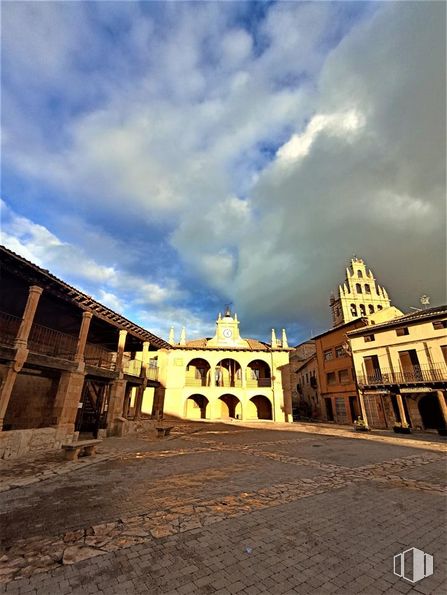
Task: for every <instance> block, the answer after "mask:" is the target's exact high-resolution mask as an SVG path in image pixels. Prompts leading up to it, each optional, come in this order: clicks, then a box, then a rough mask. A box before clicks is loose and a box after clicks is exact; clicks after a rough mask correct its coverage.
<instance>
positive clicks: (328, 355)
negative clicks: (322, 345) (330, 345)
mask: <svg viewBox="0 0 447 595" xmlns="http://www.w3.org/2000/svg"><path fill="white" fill-rule="evenodd" d="M324 359H325V361H328V360H330V359H334V354H333V352H332V349H327V350H326V351H325V352H324Z"/></svg>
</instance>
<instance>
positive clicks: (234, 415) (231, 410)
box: [218, 394, 242, 419]
mask: <svg viewBox="0 0 447 595" xmlns="http://www.w3.org/2000/svg"><path fill="white" fill-rule="evenodd" d="M218 401H220V403H221V408H220V417H221V418H222V419H229V418H231V419H242V404H241V402H240V401H239V399H238V398H237V397H236V396H235V395H229V394H228V395H222V396H220V397H219V399H218Z"/></svg>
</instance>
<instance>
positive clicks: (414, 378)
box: [357, 363, 447, 386]
mask: <svg viewBox="0 0 447 595" xmlns="http://www.w3.org/2000/svg"><path fill="white" fill-rule="evenodd" d="M357 382H358V384H359V386H375V385H390V384H417V383H426V382H447V366H446V365H445V364H442V363H439V364H433V365H426V366H412V367H411V368H404V369H403V370H398V371H395V370H391V369H388V368H384V369H375V370H374V371H372V372H368V373H367V374H366V375H365V374H361V375H359V376H358V377H357Z"/></svg>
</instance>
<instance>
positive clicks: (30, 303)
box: [14, 285, 43, 348]
mask: <svg viewBox="0 0 447 595" xmlns="http://www.w3.org/2000/svg"><path fill="white" fill-rule="evenodd" d="M42 291H43V289H42V287H38V286H37V285H31V287H30V288H29V293H28V300H27V302H26V306H25V310H24V312H23V316H22V322H21V323H20V327H19V332H18V333H17V337H16V339H15V343H14V347H16V348H19V347H25V348H26V345H27V342H28V337H29V333H30V330H31V326H32V324H33V320H34V315H35V313H36V309H37V304H38V303H39V299H40V296H41V294H42Z"/></svg>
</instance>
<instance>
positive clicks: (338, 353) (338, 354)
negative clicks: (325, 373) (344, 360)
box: [335, 345, 346, 357]
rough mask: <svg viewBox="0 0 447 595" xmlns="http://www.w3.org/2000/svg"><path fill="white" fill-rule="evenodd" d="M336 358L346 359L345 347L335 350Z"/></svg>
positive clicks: (340, 346)
mask: <svg viewBox="0 0 447 595" xmlns="http://www.w3.org/2000/svg"><path fill="white" fill-rule="evenodd" d="M335 357H346V351H345V350H344V348H343V345H339V346H338V347H336V348H335Z"/></svg>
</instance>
